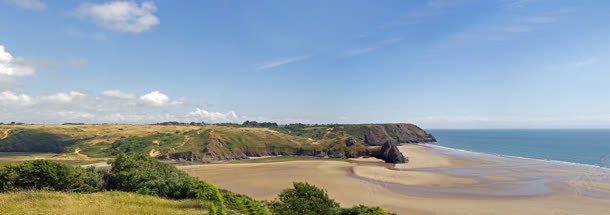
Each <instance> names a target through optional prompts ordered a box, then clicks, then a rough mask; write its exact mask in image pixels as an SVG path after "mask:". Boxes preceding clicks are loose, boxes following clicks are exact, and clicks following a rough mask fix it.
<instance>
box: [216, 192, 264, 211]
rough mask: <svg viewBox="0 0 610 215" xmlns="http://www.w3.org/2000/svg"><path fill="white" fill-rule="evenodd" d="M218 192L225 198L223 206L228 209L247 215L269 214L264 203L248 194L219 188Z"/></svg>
mask: <svg viewBox="0 0 610 215" xmlns="http://www.w3.org/2000/svg"><path fill="white" fill-rule="evenodd" d="M220 192H221V193H222V196H223V198H224V200H225V206H226V207H227V209H229V210H230V211H234V212H236V213H237V214H247V215H271V212H270V211H269V209H267V207H265V205H263V204H261V203H260V202H258V201H256V200H254V199H252V198H250V197H248V196H245V195H241V194H237V193H232V192H230V191H228V190H221V191H220Z"/></svg>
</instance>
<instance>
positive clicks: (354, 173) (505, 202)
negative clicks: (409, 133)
mask: <svg viewBox="0 0 610 215" xmlns="http://www.w3.org/2000/svg"><path fill="white" fill-rule="evenodd" d="M401 151H403V152H404V153H405V154H407V155H408V156H409V158H410V163H409V164H406V165H401V166H398V167H397V168H398V169H388V167H387V166H386V165H383V164H382V163H381V162H378V161H376V160H373V159H352V160H351V161H349V162H343V161H330V160H328V161H326V160H315V161H287V162H275V163H246V164H208V165H193V166H182V167H180V168H181V169H183V170H185V171H186V172H188V173H189V174H191V175H194V176H197V177H200V178H202V179H204V180H208V181H210V182H211V183H213V184H215V185H217V186H219V187H221V188H225V189H229V190H232V191H234V192H238V193H243V194H247V195H250V196H252V197H255V198H257V199H265V200H271V199H274V198H275V197H276V195H277V194H278V193H279V192H280V191H281V190H282V189H285V188H288V187H290V186H291V184H292V182H294V181H306V182H309V183H311V184H314V185H316V186H319V187H322V188H324V189H326V190H327V191H328V192H329V195H330V196H331V197H333V198H334V199H336V200H337V201H338V202H340V203H341V204H342V206H345V207H346V206H351V205H356V204H366V205H378V206H381V207H383V208H385V209H388V210H390V211H391V212H394V213H397V214H607V213H608V211H610V200H608V199H603V198H594V197H590V196H587V195H584V194H583V193H581V192H572V191H569V190H567V189H557V190H554V191H553V192H551V193H546V194H541V195H535V196H511V197H506V196H486V195H481V196H476V195H459V194H445V193H435V192H434V190H435V189H436V188H439V189H444V188H451V187H459V188H461V189H472V190H477V189H479V187H478V186H479V183H489V181H492V182H503V183H512V182H518V181H520V178H518V177H507V176H502V175H498V176H485V177H478V176H477V177H475V176H473V177H455V176H449V175H444V174H441V173H435V172H427V171H419V170H417V168H431V167H457V166H467V165H476V164H488V163H493V162H499V161H493V160H480V159H463V158H455V157H449V156H446V155H443V154H438V153H431V152H429V151H428V150H427V149H426V148H425V147H423V146H412V145H410V146H401ZM506 171H507V172H511V171H512V170H510V169H509V170H506ZM572 183H578V182H572ZM587 185H590V184H587ZM591 186H592V185H591ZM405 187H415V188H418V189H419V190H418V191H411V190H409V189H407V190H404V189H403V188H405ZM549 187H550V186H549ZM603 187H604V188H605V186H603ZM498 189H500V188H498ZM427 191H430V192H427Z"/></svg>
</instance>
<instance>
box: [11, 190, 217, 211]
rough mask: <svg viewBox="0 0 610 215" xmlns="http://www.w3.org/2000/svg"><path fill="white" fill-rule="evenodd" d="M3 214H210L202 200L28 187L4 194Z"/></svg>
mask: <svg viewBox="0 0 610 215" xmlns="http://www.w3.org/2000/svg"><path fill="white" fill-rule="evenodd" d="M0 214H208V210H207V208H206V206H205V204H204V202H202V201H200V200H168V199H162V198H158V197H152V196H144V195H139V194H134V193H125V192H100V193H92V194H79V193H62V192H47V191H26V192H15V193H2V194H0Z"/></svg>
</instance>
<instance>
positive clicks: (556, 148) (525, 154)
mask: <svg viewBox="0 0 610 215" xmlns="http://www.w3.org/2000/svg"><path fill="white" fill-rule="evenodd" d="M428 132H430V133H431V134H432V135H434V137H436V139H437V141H438V142H437V143H436V145H438V146H441V147H447V148H451V149H457V150H465V151H471V152H480V153H486V154H492V155H499V156H507V157H518V158H531V159H540V160H546V161H551V162H565V163H573V164H584V165H593V166H599V167H605V168H610V129H527V130H517V129H510V130H509V129H497V130H496V129H493V130H470V129H468V130H465V129H464V130H461V129H460V130H441V129H430V130H428Z"/></svg>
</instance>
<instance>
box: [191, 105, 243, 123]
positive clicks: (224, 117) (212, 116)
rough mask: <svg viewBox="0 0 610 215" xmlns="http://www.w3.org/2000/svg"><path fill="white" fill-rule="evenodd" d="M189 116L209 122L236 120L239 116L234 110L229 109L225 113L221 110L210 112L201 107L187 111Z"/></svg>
mask: <svg viewBox="0 0 610 215" xmlns="http://www.w3.org/2000/svg"><path fill="white" fill-rule="evenodd" d="M189 114H190V115H191V116H195V117H197V118H200V119H203V120H209V121H211V122H236V121H237V120H238V119H239V118H238V117H237V114H236V113H235V111H229V112H226V113H221V112H210V111H207V110H204V109H202V108H196V109H195V111H193V112H190V113H189Z"/></svg>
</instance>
